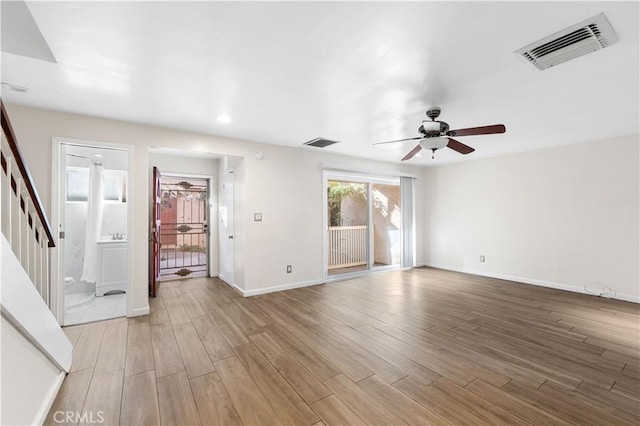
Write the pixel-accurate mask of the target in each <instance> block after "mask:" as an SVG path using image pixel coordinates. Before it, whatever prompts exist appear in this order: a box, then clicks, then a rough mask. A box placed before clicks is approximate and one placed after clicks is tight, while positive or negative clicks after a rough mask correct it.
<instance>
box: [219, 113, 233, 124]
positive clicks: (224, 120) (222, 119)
mask: <svg viewBox="0 0 640 426" xmlns="http://www.w3.org/2000/svg"><path fill="white" fill-rule="evenodd" d="M216 120H218V123H228V122H230V121H231V117H229V116H228V115H224V114H222V115H219V116H217V117H216Z"/></svg>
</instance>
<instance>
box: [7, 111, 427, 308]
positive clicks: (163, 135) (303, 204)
mask: <svg viewBox="0 0 640 426" xmlns="http://www.w3.org/2000/svg"><path fill="white" fill-rule="evenodd" d="M7 110H8V113H9V116H10V118H11V122H12V124H13V127H14V130H15V132H16V135H17V137H18V143H19V144H20V147H21V149H22V152H23V154H24V156H25V158H26V160H27V163H28V165H29V167H30V169H31V173H32V175H33V178H34V180H35V182H36V186H37V189H38V191H39V192H40V194H41V197H42V200H43V202H44V203H45V207H46V209H47V211H48V212H49V211H50V209H51V196H50V194H51V188H50V179H51V147H52V142H51V140H52V138H53V137H54V136H57V137H66V138H74V139H84V140H89V141H99V142H109V143H121V144H130V145H133V146H134V160H133V166H134V176H131V177H130V181H132V182H131V186H130V188H131V190H132V191H133V195H132V200H131V202H133V209H134V221H133V228H134V232H133V236H132V244H133V251H134V253H135V259H134V265H140V267H139V268H135V273H134V283H135V288H134V289H133V292H132V295H131V296H132V300H133V306H129V307H128V310H129V314H130V315H135V314H138V313H144V312H145V309H147V310H148V299H147V282H148V281H147V280H148V269H147V265H148V229H149V223H148V222H149V215H148V214H149V176H148V173H149V169H150V168H149V149H150V148H152V147H164V148H170V149H176V150H186V151H195V152H197V151H199V152H207V153H218V154H225V155H234V156H239V157H244V158H245V161H242V162H241V163H240V164H239V165H238V167H236V169H235V173H234V176H235V179H236V182H235V189H236V199H237V201H238V203H237V204H236V209H235V216H236V219H235V228H236V229H235V235H236V241H235V244H236V265H235V266H236V277H235V278H236V284H237V285H238V286H239V287H240V288H241V289H243V290H244V291H246V292H249V294H251V292H255V291H257V290H263V289H267V288H270V287H275V286H280V285H289V284H291V285H294V284H296V283H305V282H318V281H320V280H321V279H322V276H323V274H322V233H323V232H324V231H323V224H322V211H323V209H324V206H322V164H323V162H332V163H343V164H347V165H348V167H353V168H356V169H357V168H360V169H362V168H364V169H367V170H370V171H372V172H382V173H384V172H389V171H396V170H403V171H405V172H408V173H412V174H415V175H419V174H421V170H420V169H418V168H416V167H412V166H408V165H398V164H393V163H383V162H374V161H368V160H361V159H357V158H353V157H346V156H339V155H335V154H331V148H327V149H325V150H312V149H311V148H307V149H298V148H287V147H281V146H275V145H266V144H259V143H253V142H247V141H240V140H234V139H226V138H220V137H213V136H207V135H198V134H192V133H185V132H179V131H173V130H167V129H163V128H158V127H151V126H144V125H139V124H133V123H126V122H120V121H113V120H106V119H99V118H92V117H86V116H80V115H74V114H66V113H61V112H53V111H47V110H41V109H36V108H29V107H23V106H18V105H8V106H7ZM256 150H261V151H262V152H263V153H264V160H257V159H256V158H255V156H254V153H255V151H256ZM416 186H417V188H416V193H417V194H420V195H419V196H418V200H417V205H418V206H417V211H421V210H420V209H421V205H422V201H421V200H420V197H422V195H421V194H424V189H423V187H422V182H420V179H418V182H417V184H416ZM254 212H262V213H263V221H262V222H253V213H254ZM417 228H418V229H417V231H418V235H422V233H423V232H424V231H423V227H422V222H421V220H420V219H418V224H417ZM417 252H418V258H424V256H423V255H422V247H421V239H418V247H417ZM286 265H293V273H292V274H286Z"/></svg>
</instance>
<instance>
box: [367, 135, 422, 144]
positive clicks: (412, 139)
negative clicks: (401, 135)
mask: <svg viewBox="0 0 640 426" xmlns="http://www.w3.org/2000/svg"><path fill="white" fill-rule="evenodd" d="M423 138H424V136H418V137H417V138H407V139H398V140H397V141H386V142H376V143H374V145H384V144H385V143H396V142H404V141H415V140H418V139H423Z"/></svg>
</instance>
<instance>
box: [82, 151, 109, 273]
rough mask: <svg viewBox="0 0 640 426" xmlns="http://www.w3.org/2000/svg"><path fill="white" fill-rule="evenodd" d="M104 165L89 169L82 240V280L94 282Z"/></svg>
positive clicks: (99, 230)
mask: <svg viewBox="0 0 640 426" xmlns="http://www.w3.org/2000/svg"><path fill="white" fill-rule="evenodd" d="M103 176H104V167H102V165H101V164H94V165H92V166H91V168H90V169H89V192H88V196H87V229H86V233H85V240H84V264H83V265H82V278H80V279H81V280H82V281H86V282H90V283H91V282H93V283H94V282H96V279H97V275H98V239H99V238H100V234H101V233H102V203H103V193H102V180H103Z"/></svg>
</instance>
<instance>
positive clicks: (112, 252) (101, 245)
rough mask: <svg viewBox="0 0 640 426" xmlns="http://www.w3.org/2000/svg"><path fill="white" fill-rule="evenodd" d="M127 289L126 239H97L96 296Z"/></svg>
mask: <svg viewBox="0 0 640 426" xmlns="http://www.w3.org/2000/svg"><path fill="white" fill-rule="evenodd" d="M126 291H127V241H126V240H114V239H112V238H111V237H102V238H101V239H100V240H99V241H98V276H97V279H96V296H104V295H105V294H106V293H109V292H114V293H119V292H126Z"/></svg>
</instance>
